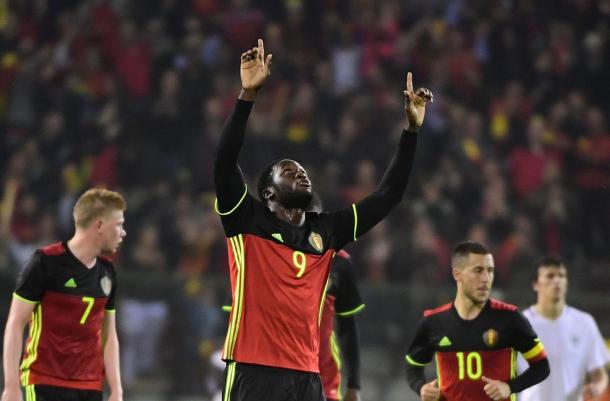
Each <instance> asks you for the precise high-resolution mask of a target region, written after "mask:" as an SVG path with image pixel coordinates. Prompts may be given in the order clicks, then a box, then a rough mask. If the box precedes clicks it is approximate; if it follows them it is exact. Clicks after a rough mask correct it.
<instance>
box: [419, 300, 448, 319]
mask: <svg viewBox="0 0 610 401" xmlns="http://www.w3.org/2000/svg"><path fill="white" fill-rule="evenodd" d="M452 305H453V304H452V303H451V302H449V303H446V304H445V305H442V306H439V307H438V308H434V309H426V310H424V318H429V317H432V316H434V315H440V314H442V313H446V312H448V311H450V310H451V307H452Z"/></svg>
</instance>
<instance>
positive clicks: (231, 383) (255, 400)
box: [222, 362, 325, 401]
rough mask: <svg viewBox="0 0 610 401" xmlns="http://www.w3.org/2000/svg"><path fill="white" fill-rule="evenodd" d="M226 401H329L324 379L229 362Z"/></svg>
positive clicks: (310, 374) (304, 373)
mask: <svg viewBox="0 0 610 401" xmlns="http://www.w3.org/2000/svg"><path fill="white" fill-rule="evenodd" d="M222 401H325V398H324V392H323V391H322V381H321V380H320V375H319V374H317V373H311V372H302V371H299V370H292V369H284V368H274V367H271V366H261V365H250V364H245V363H239V362H229V363H227V367H226V368H225V380H224V387H223V389H222Z"/></svg>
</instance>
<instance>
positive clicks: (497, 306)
mask: <svg viewBox="0 0 610 401" xmlns="http://www.w3.org/2000/svg"><path fill="white" fill-rule="evenodd" d="M489 307H490V308H491V309H492V310H496V311H508V312H518V311H519V308H517V305H513V304H509V303H506V302H502V301H498V300H497V299H493V298H492V299H490V300H489Z"/></svg>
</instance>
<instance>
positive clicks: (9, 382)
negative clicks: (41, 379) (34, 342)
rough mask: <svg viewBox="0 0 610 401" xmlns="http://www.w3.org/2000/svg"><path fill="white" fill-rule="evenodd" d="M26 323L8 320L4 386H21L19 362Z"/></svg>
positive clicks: (4, 359) (5, 340) (4, 358)
mask: <svg viewBox="0 0 610 401" xmlns="http://www.w3.org/2000/svg"><path fill="white" fill-rule="evenodd" d="M24 328H25V325H22V324H20V323H19V322H17V321H15V320H14V319H10V318H9V320H8V322H7V324H6V329H5V332H4V353H3V365H2V366H3V367H4V386H5V387H19V362H20V361H21V352H22V349H23V330H24Z"/></svg>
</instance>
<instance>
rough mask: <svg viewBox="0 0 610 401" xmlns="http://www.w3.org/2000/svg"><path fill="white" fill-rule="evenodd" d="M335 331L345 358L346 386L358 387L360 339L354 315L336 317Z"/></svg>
mask: <svg viewBox="0 0 610 401" xmlns="http://www.w3.org/2000/svg"><path fill="white" fill-rule="evenodd" d="M337 333H338V335H339V343H340V345H341V353H342V354H343V357H344V358H345V364H346V372H347V388H353V389H360V347H359V344H360V340H359V335H358V325H357V324H356V319H355V318H354V316H346V317H337Z"/></svg>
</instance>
